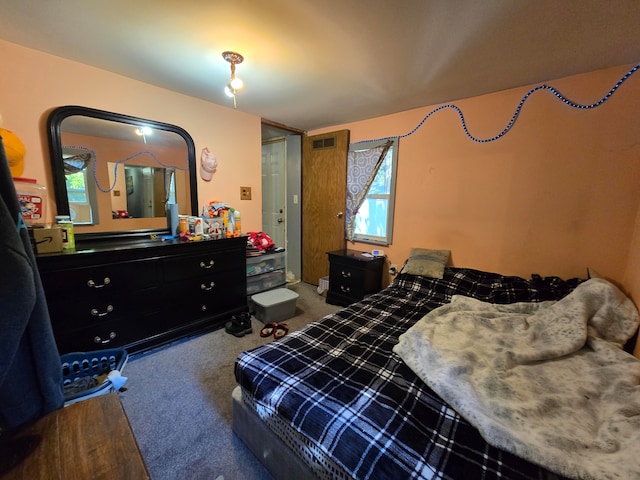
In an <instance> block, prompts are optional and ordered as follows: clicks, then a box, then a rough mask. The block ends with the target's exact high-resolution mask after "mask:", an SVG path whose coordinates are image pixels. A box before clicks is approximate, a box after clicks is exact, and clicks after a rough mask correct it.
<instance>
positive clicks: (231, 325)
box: [224, 312, 253, 337]
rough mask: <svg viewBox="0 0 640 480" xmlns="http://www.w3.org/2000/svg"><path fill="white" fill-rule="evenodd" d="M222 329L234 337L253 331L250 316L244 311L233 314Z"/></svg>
mask: <svg viewBox="0 0 640 480" xmlns="http://www.w3.org/2000/svg"><path fill="white" fill-rule="evenodd" d="M224 331H225V332H227V333H229V334H231V335H233V336H234V337H244V336H245V335H247V334H249V333H253V329H252V328H251V316H250V315H249V314H248V313H246V312H243V313H241V314H239V315H234V316H233V317H231V320H230V321H228V322H227V323H226V324H225V326H224Z"/></svg>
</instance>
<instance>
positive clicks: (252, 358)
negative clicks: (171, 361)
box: [235, 267, 580, 480]
mask: <svg viewBox="0 0 640 480" xmlns="http://www.w3.org/2000/svg"><path fill="white" fill-rule="evenodd" d="M579 282H580V280H577V279H574V280H567V281H564V280H561V279H559V278H557V277H544V278H542V277H539V276H536V275H534V276H532V278H531V279H529V280H527V279H523V278H519V277H507V276H502V275H498V274H494V273H488V272H481V271H477V270H471V269H461V268H453V267H448V268H447V269H446V270H445V275H444V278H442V279H430V278H425V277H419V276H413V275H407V274H400V275H398V276H397V277H396V279H395V280H394V282H393V283H392V284H391V285H390V286H389V287H387V288H386V289H384V290H383V291H382V292H380V293H378V294H375V295H373V296H370V297H367V298H366V299H364V300H363V301H361V302H359V303H356V304H354V305H351V306H349V307H347V308H345V309H343V310H340V311H338V312H336V313H335V314H331V315H329V316H327V317H325V318H323V319H321V320H320V321H318V322H315V323H312V324H309V325H307V326H306V327H304V328H303V329H301V330H299V331H296V332H293V333H291V334H289V335H288V336H286V337H284V338H283V339H282V340H280V341H275V342H271V343H269V344H266V345H264V346H261V347H259V348H256V349H254V350H251V351H247V352H243V353H242V354H241V355H240V356H239V357H238V359H237V360H236V365H235V375H236V379H237V381H238V383H239V385H240V386H241V387H242V388H243V390H244V392H245V394H248V395H249V396H250V397H251V398H252V400H253V402H254V404H255V405H263V406H265V408H267V409H268V410H269V411H273V412H277V415H278V416H279V417H280V420H282V421H284V422H285V423H286V424H288V425H289V426H290V427H291V428H292V429H293V430H294V431H296V432H298V433H299V434H301V436H302V437H304V438H305V439H308V440H309V442H311V444H313V445H315V447H314V448H315V450H317V451H318V452H321V455H325V456H326V457H328V458H330V459H331V462H332V465H336V466H337V467H338V468H339V469H340V470H342V471H341V472H340V474H339V475H338V474H336V475H335V476H336V477H342V476H346V477H347V478H348V477H351V478H357V479H409V478H421V479H430V478H437V479H455V480H461V479H495V478H501V479H551V478H561V477H559V476H555V475H554V474H552V473H550V472H548V471H547V470H545V469H544V468H542V467H539V466H537V465H534V464H532V463H530V462H528V461H526V460H523V459H520V458H518V457H517V456H515V455H512V454H510V453H507V452H504V451H502V450H499V449H497V448H494V447H491V446H490V445H489V444H487V442H486V441H485V440H484V439H483V438H482V437H481V436H480V434H479V433H478V431H477V430H476V429H475V428H473V427H472V426H471V425H470V424H469V423H467V422H466V421H465V420H464V419H463V418H461V417H460V416H459V415H458V414H457V413H456V412H455V411H454V410H453V409H451V408H450V407H449V406H448V405H447V404H445V403H444V402H443V401H442V400H441V399H440V398H439V397H438V396H437V395H436V394H435V393H434V392H433V391H432V390H431V389H429V387H427V385H426V384H425V383H423V382H422V381H421V380H420V379H419V378H418V377H417V376H416V375H415V374H414V373H413V372H412V371H411V370H410V369H409V368H408V367H407V366H406V365H405V364H404V363H403V362H402V360H401V359H400V357H398V356H397V355H396V354H394V353H393V352H392V348H393V346H394V345H395V344H396V343H397V342H398V336H399V335H400V334H402V333H403V332H405V331H406V330H407V329H408V328H409V327H411V326H412V325H413V324H414V323H415V322H417V321H418V320H419V319H420V318H422V317H423V316H424V315H425V314H426V313H427V312H429V311H431V310H432V309H434V308H436V307H438V306H440V305H442V304H444V303H448V302H449V301H450V299H451V296H452V295H454V294H461V295H466V296H470V297H474V298H477V299H480V300H483V301H489V302H493V303H513V302H523V301H524V302H530V301H532V302H536V301H543V300H556V299H559V298H562V297H563V296H565V295H566V294H567V293H569V292H570V291H571V290H572V289H573V288H575V286H576V285H577V284H578V283H579ZM320 463H321V462H320ZM329 476H333V475H329Z"/></svg>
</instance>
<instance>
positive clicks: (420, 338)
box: [394, 279, 640, 480]
mask: <svg viewBox="0 0 640 480" xmlns="http://www.w3.org/2000/svg"><path fill="white" fill-rule="evenodd" d="M637 327H638V311H637V309H636V308H635V306H634V304H633V303H632V302H631V300H629V299H628V298H627V297H626V296H625V295H624V294H623V293H622V292H620V290H618V289H617V288H616V287H615V286H614V285H612V284H611V283H609V282H607V281H606V280H602V279H591V280H588V281H586V282H584V283H582V284H580V285H579V286H578V287H577V288H576V289H575V290H574V291H573V292H572V293H570V294H569V295H567V296H566V297H565V298H563V299H562V300H559V301H555V302H542V303H515V304H510V305H496V304H490V303H485V302H481V301H479V300H475V299H471V298H467V297H462V296H454V297H453V299H452V301H451V303H450V304H447V305H444V306H442V307H440V308H437V309H435V310H433V311H432V312H430V313H429V314H427V315H426V316H425V317H423V318H422V319H421V320H420V321H418V322H417V323H416V324H415V325H414V326H413V327H411V328H410V329H409V330H408V331H407V332H406V333H404V334H403V335H401V336H400V337H399V343H398V344H397V345H396V346H395V347H394V352H395V353H397V354H398V355H399V356H400V357H401V358H402V359H403V361H404V362H405V363H406V364H407V365H408V366H409V367H410V368H411V369H412V370H413V371H414V372H415V373H416V374H417V375H418V376H420V378H421V379H422V380H424V381H425V382H426V383H427V384H428V385H429V386H430V387H431V388H432V389H433V390H434V391H435V392H436V393H437V394H438V395H440V396H441V397H442V398H443V399H444V400H445V401H446V402H447V403H449V404H450V405H451V406H452V407H453V408H455V409H456V410H457V411H458V412H459V413H460V414H461V415H462V416H463V417H465V418H466V419H467V420H468V421H469V422H470V423H472V424H473V425H474V426H476V427H477V428H478V429H479V430H480V433H481V434H482V435H483V437H484V438H485V439H486V440H487V442H488V443H490V444H491V445H494V446H496V447H499V448H502V449H504V450H507V451H510V452H512V453H515V454H516V455H519V456H521V457H523V458H526V459H528V460H530V461H532V462H535V463H538V464H540V465H543V466H545V467H546V468H548V469H549V470H552V471H555V472H557V473H560V474H562V475H565V476H568V477H574V478H579V479H620V480H622V479H624V480H630V479H636V480H638V479H640V360H638V359H637V358H635V357H633V356H631V355H629V354H627V353H625V352H624V351H623V350H622V348H621V347H622V345H624V342H625V341H626V340H627V339H628V338H630V337H631V336H632V335H633V333H634V332H635V329H636V328H637Z"/></svg>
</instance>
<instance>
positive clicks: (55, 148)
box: [47, 105, 198, 241]
mask: <svg viewBox="0 0 640 480" xmlns="http://www.w3.org/2000/svg"><path fill="white" fill-rule="evenodd" d="M74 115H80V116H85V117H93V118H99V119H102V120H110V121H113V122H119V123H125V124H128V125H134V126H140V127H143V126H149V127H152V128H154V129H158V130H165V131H169V132H173V133H177V134H178V135H180V136H181V137H182V138H183V139H184V140H185V142H186V144H187V158H188V163H189V186H190V201H191V215H194V216H197V215H198V189H197V175H196V172H197V165H196V148H195V144H194V142H193V138H191V135H189V133H188V132H187V131H186V130H185V129H183V128H181V127H178V126H176V125H171V124H169V123H163V122H157V121H155V120H146V119H143V118H139V117H132V116H129V115H124V114H119V113H113V112H107V111H105V110H98V109H94V108H89V107H80V106H76V105H69V106H64V107H58V108H55V109H54V110H53V111H52V112H51V113H50V114H49V117H48V120H47V134H48V137H49V153H50V155H51V169H52V175H53V189H54V196H55V200H56V208H57V212H58V215H69V201H68V196H67V185H66V182H65V175H64V165H63V163H62V141H61V137H60V126H61V124H62V121H63V120H64V119H65V118H67V117H70V116H74ZM152 233H157V234H168V233H169V227H167V228H166V229H164V228H163V229H140V230H125V231H116V232H96V233H82V234H76V239H77V240H78V241H82V240H117V239H125V238H131V237H134V238H135V237H148V236H149V235H150V234H152Z"/></svg>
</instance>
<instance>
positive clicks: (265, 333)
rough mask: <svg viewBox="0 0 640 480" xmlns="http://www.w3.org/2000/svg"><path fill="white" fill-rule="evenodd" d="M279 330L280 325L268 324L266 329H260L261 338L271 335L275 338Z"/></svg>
mask: <svg viewBox="0 0 640 480" xmlns="http://www.w3.org/2000/svg"><path fill="white" fill-rule="evenodd" d="M277 328H278V324H277V323H273V322H272V323H267V324H266V325H265V326H264V327H262V328H261V329H260V336H261V337H263V338H264V337H270V336H271V335H273V336H274V337H275V332H276V329H277Z"/></svg>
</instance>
